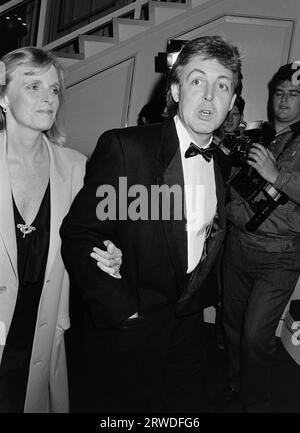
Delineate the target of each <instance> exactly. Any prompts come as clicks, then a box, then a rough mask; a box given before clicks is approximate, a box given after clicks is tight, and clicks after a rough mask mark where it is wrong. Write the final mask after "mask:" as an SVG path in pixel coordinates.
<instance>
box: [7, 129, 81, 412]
mask: <svg viewBox="0 0 300 433" xmlns="http://www.w3.org/2000/svg"><path fill="white" fill-rule="evenodd" d="M44 141H45V143H46V145H47V147H48V151H49V155H50V197H51V198H50V203H51V222H50V243H49V251H48V258H47V265H46V273H45V279H44V285H43V289H42V294H41V298H40V304H39V309H38V315H37V322H36V328H35V335H34V341H33V348H32V356H31V360H30V369H29V378H28V385H27V391H26V399H25V407H24V412H68V410H69V396H68V382H67V370H66V356H65V346H64V338H63V335H64V331H65V330H66V329H68V328H69V326H70V319H69V303H68V298H69V280H68V275H67V273H66V270H65V268H64V265H63V261H62V258H61V254H60V248H61V240H60V236H59V228H60V226H61V223H62V220H63V218H64V216H65V215H66V214H67V212H68V210H69V207H70V205H71V203H72V201H73V199H74V197H75V195H76V194H77V192H78V191H79V189H80V188H81V187H82V185H83V177H84V172H85V164H86V157H85V156H83V155H82V154H80V153H79V152H77V151H75V150H72V149H68V148H64V147H59V146H56V145H54V144H52V143H50V142H49V140H48V139H47V138H46V137H45V136H44ZM6 147H7V146H6V133H5V132H1V133H0V362H1V358H2V354H3V349H4V344H5V336H6V335H7V333H8V331H9V327H10V324H11V320H12V316H13V312H14V308H15V304H16V299H17V292H18V272H17V244H16V236H15V226H14V214H13V203H12V195H11V185H10V178H9V170H8V164H7V157H6Z"/></svg>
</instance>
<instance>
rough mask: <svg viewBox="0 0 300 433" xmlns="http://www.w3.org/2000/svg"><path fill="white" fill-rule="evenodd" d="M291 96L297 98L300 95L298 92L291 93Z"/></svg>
mask: <svg viewBox="0 0 300 433" xmlns="http://www.w3.org/2000/svg"><path fill="white" fill-rule="evenodd" d="M290 95H291V96H294V97H295V96H299V93H298V92H291V93H290Z"/></svg>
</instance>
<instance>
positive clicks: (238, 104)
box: [234, 95, 245, 116]
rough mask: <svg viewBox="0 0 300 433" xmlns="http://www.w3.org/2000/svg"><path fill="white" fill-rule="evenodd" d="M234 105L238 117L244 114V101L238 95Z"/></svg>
mask: <svg viewBox="0 0 300 433" xmlns="http://www.w3.org/2000/svg"><path fill="white" fill-rule="evenodd" d="M234 105H235V106H236V107H237V108H238V110H239V113H240V115H241V116H242V114H243V113H244V108H245V100H244V99H243V98H242V97H241V95H238V96H237V97H236V98H235V101H234Z"/></svg>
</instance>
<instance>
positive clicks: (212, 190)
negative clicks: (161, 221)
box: [174, 115, 217, 273]
mask: <svg viewBox="0 0 300 433" xmlns="http://www.w3.org/2000/svg"><path fill="white" fill-rule="evenodd" d="M174 122H175V126H176V130H177V135H178V138H179V143H180V153H181V161H182V167H183V178H184V193H185V194H184V195H185V217H186V220H187V224H186V231H187V246H188V251H187V257H188V260H187V263H188V266H187V273H190V272H192V271H193V269H195V267H196V266H197V265H198V263H199V260H200V258H201V256H202V252H203V246H204V242H205V239H206V237H207V236H208V235H209V232H210V229H211V225H212V221H213V218H214V216H215V213H216V209H217V196H216V183H215V172H214V163H213V159H211V160H210V161H209V162H208V161H206V160H205V159H204V158H203V156H201V155H196V156H193V157H190V158H185V156H184V155H185V152H186V150H187V149H188V148H189V146H190V144H191V143H192V142H193V143H194V144H196V143H195V141H194V140H193V138H192V137H191V136H190V134H189V133H188V131H187V130H186V129H185V127H184V125H183V124H182V122H181V120H180V118H179V117H178V115H176V116H175V117H174ZM211 140H212V138H211ZM211 140H210V141H209V143H207V145H206V146H205V147H208V146H209V145H210V143H211Z"/></svg>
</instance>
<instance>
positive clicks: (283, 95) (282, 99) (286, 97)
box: [281, 93, 289, 101]
mask: <svg viewBox="0 0 300 433" xmlns="http://www.w3.org/2000/svg"><path fill="white" fill-rule="evenodd" d="M288 98H289V94H288V93H282V95H281V101H287V100H288Z"/></svg>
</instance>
